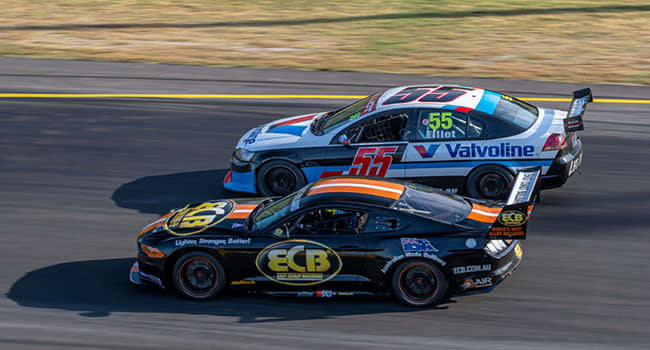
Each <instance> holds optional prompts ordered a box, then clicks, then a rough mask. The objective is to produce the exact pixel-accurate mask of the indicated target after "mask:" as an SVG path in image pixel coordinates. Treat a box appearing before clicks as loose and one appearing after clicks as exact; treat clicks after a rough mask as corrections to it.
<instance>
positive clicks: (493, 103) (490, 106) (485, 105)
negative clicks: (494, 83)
mask: <svg viewBox="0 0 650 350" xmlns="http://www.w3.org/2000/svg"><path fill="white" fill-rule="evenodd" d="M499 101H501V94H497V93H496V92H492V91H487V90H485V91H484V92H483V97H481V100H480V101H479V102H478V105H477V106H476V108H475V109H476V110H477V111H479V112H483V113H487V114H492V113H494V110H495V109H496V108H497V103H499Z"/></svg>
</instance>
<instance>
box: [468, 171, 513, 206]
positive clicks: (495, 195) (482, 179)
mask: <svg viewBox="0 0 650 350" xmlns="http://www.w3.org/2000/svg"><path fill="white" fill-rule="evenodd" d="M513 180H514V176H513V175H512V173H510V171H508V170H507V169H505V168H502V167H500V166H496V165H484V166H481V167H478V168H476V169H474V170H472V173H471V174H470V175H469V177H468V178H467V186H466V188H467V194H469V195H470V197H473V198H483V199H505V198H506V196H507V195H508V192H509V191H510V186H511V185H512V181H513Z"/></svg>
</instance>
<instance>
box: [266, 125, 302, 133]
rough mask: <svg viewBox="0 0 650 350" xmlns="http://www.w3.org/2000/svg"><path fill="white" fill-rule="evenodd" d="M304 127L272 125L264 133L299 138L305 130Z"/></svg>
mask: <svg viewBox="0 0 650 350" xmlns="http://www.w3.org/2000/svg"><path fill="white" fill-rule="evenodd" d="M305 128H306V126H304V125H277V126H276V125H274V126H271V127H270V128H269V130H267V131H266V132H270V133H274V134H291V135H296V136H300V135H302V132H303V131H304V130H305Z"/></svg>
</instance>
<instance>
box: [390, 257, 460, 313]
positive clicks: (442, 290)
mask: <svg viewBox="0 0 650 350" xmlns="http://www.w3.org/2000/svg"><path fill="white" fill-rule="evenodd" d="M392 285H393V294H395V296H396V297H397V299H398V300H399V301H401V302H402V303H404V304H406V305H409V306H416V307H426V306H430V305H435V304H437V303H439V302H440V301H441V300H442V298H444V297H445V295H446V294H447V278H446V277H445V275H444V274H443V273H442V271H441V270H440V268H438V266H436V265H435V264H433V263H431V262H429V261H426V260H411V261H407V262H404V263H402V264H400V265H399V266H397V268H395V270H394V271H393V283H392Z"/></svg>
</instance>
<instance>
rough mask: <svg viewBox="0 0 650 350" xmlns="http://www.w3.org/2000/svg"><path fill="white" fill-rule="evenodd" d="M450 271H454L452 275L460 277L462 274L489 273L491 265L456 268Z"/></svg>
mask: <svg viewBox="0 0 650 350" xmlns="http://www.w3.org/2000/svg"><path fill="white" fill-rule="evenodd" d="M452 270H453V271H454V275H461V274H464V273H472V272H484V271H490V270H492V265H491V264H483V265H467V266H456V267H454V268H452Z"/></svg>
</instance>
